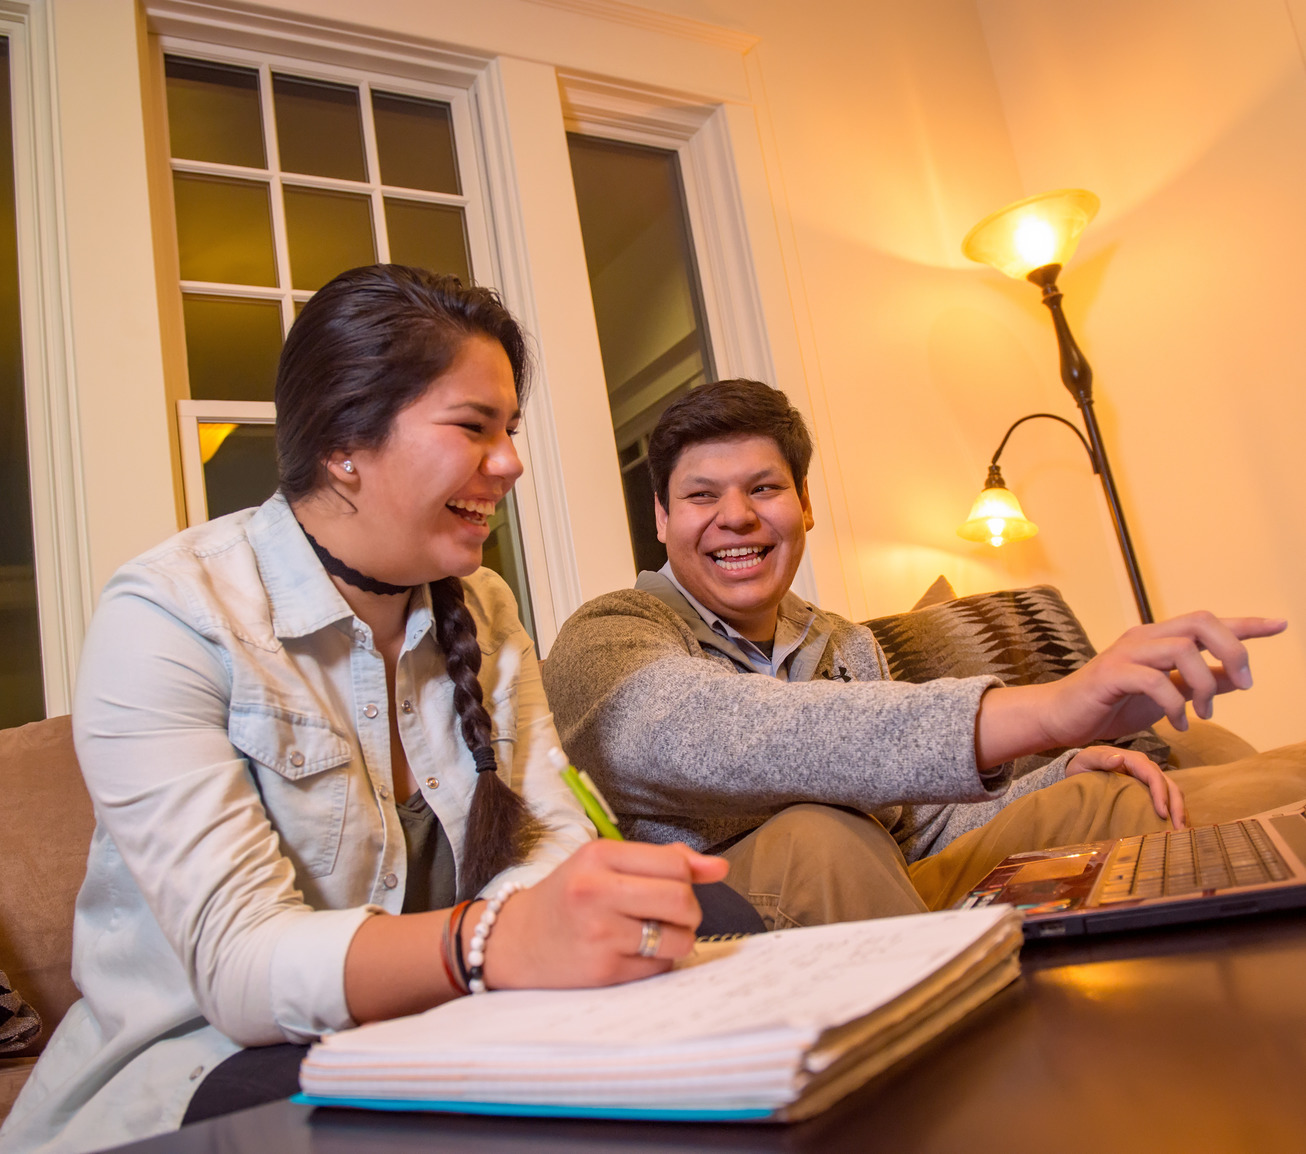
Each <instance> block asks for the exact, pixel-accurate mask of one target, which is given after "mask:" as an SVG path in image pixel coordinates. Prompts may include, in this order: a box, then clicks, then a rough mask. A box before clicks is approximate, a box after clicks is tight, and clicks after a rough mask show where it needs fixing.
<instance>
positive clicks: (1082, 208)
mask: <svg viewBox="0 0 1306 1154" xmlns="http://www.w3.org/2000/svg"><path fill="white" fill-rule="evenodd" d="M1099 203H1100V202H1099V201H1098V199H1097V197H1096V196H1095V195H1093V193H1091V192H1087V191H1086V190H1084V189H1082V188H1065V189H1060V190H1058V191H1056V192H1044V193H1040V194H1039V195H1038V196H1031V197H1029V198H1028V199H1026V200H1021V201H1017V202H1016V203H1015V204H1011V205H1008V206H1007V207H1006V208H1004V209H1001V210H1000V211H998V212H995V213H993V214H992V215H991V216H986V217H985V218H984V219H983V220H982V221H980V222H979V224H977V225H976V226H975V227H974V228H972V229H971V230H970V232H968V233H967V234H966V239H965V240H963V241H962V242H961V251H962V252H963V253H964V254H965V255H966V256H967V257H969V258H970V259H971V260H973V261H978V262H979V263H981V264H991V265H992V266H993V267H994V268H996V269H998V270H999V271H1000V272H1003V273H1006V274H1007V276H1009V277H1014V278H1016V279H1017V280H1021V279H1024V280H1028V281H1030V282H1031V283H1033V284H1036V285H1038V286H1039V288H1041V289H1042V290H1043V303H1044V304H1045V305H1046V306H1047V309H1048V311H1049V312H1050V313H1051V314H1052V327H1053V328H1054V329H1055V331H1056V334H1057V348H1058V350H1059V351H1060V355H1061V381H1062V383H1063V384H1064V385H1065V386H1066V388H1067V389H1068V390H1069V392H1070V395H1071V396H1072V397H1074V398H1075V404H1076V405H1078V406H1079V412H1080V415H1081V416H1082V417H1083V419H1084V428H1085V430H1086V431H1087V433H1088V437H1087V439H1086V440H1085V438H1084V436H1083V434H1080V433H1079V430H1078V429H1075V426H1074V425H1072V424H1071V423H1070V422H1069V421H1067V420H1065V419H1064V418H1062V417H1057V416H1055V415H1053V414H1051V413H1033V414H1031V416H1030V417H1022V418H1021V419H1020V420H1019V421H1017V422H1016V423H1015V424H1014V425H1012V426H1011V428H1010V429H1008V430H1007V435H1006V437H1003V438H1002V444H1001V445H999V446H998V451H997V452H996V453H994V454H993V460H992V462H991V463H990V465H989V476H988V480H987V481H986V483H985V487H984V492H983V493H981V494H980V496H979V498H978V499H977V500H976V502H975V506H974V508H972V510H971V515H970V518H969V520H967V522H966V524H965V525H963V526H962V527H961V528H960V529H958V530H957V532H958V533H959V534H960V535H961V536H963V537H966V538H967V539H968V540H972V541H974V540H980V541H989V542H990V543H991V544H994V545H1001V544H1002V543H1003V542H1004V541H1020V540H1024V539H1026V538H1028V537H1032V536H1034V534H1035V533H1037V532H1038V528H1037V526H1035V525H1034V524H1033V523H1032V522H1030V521H1028V520H1027V519H1026V518H1025V515H1024V513H1023V512H1022V511H1021V509H1020V503H1019V502H1018V501H1017V500H1016V499H1015V497H1014V496H1012V495H1011V492H1010V490H1008V489H1007V487H1006V485H1005V484H1003V482H1002V473H1001V471H1000V470H999V469H998V457H999V456H1001V455H1002V450H1003V448H1004V447H1005V446H1006V443H1007V437H1010V436H1011V433H1012V431H1013V430H1014V429H1015V428H1016V426H1017V425H1020V424H1021V423H1022V422H1024V421H1027V420H1030V419H1031V417H1052V419H1053V420H1057V421H1061V423H1062V424H1065V425H1069V426H1070V428H1072V429H1074V430H1075V432H1076V433H1077V434H1079V436H1080V440H1081V441H1083V442H1084V447H1085V448H1086V449H1087V450H1088V456H1089V460H1090V461H1091V462H1092V465H1093V471H1094V472H1095V473H1096V474H1097V475H1098V476H1099V477H1100V478H1101V480H1102V491H1103V493H1104V494H1105V495H1106V502H1107V506H1108V508H1109V509H1110V511H1111V521H1112V524H1113V525H1114V526H1115V530H1116V540H1117V541H1118V542H1119V544H1120V553H1121V556H1122V557H1123V558H1124V562H1125V569H1126V571H1127V572H1128V574H1129V583H1130V585H1131V586H1132V588H1133V591H1134V601H1135V602H1136V603H1137V605H1138V615H1139V617H1140V618H1141V619H1142V621H1144V622H1149V621H1151V620H1152V609H1151V606H1150V604H1149V603H1148V600H1147V591H1146V590H1145V589H1144V588H1143V578H1142V575H1141V574H1140V573H1139V571H1138V558H1137V556H1136V555H1135V553H1134V545H1133V542H1132V541H1131V540H1130V537H1129V527H1128V526H1127V525H1126V524H1125V515H1124V512H1123V511H1122V510H1121V508H1120V498H1119V495H1118V494H1117V492H1116V483H1115V479H1114V478H1113V477H1112V475H1111V465H1110V463H1109V462H1108V461H1107V456H1106V447H1105V446H1104V445H1103V443H1102V434H1101V431H1100V430H1099V429H1098V424H1097V414H1096V413H1095V412H1094V411H1093V370H1092V369H1091V368H1090V367H1089V364H1088V361H1087V360H1086V359H1085V357H1084V354H1083V352H1081V351H1080V348H1079V345H1077V344H1076V343H1075V338H1074V336H1073V335H1072V333H1071V332H1070V325H1069V324H1067V323H1066V317H1065V314H1064V313H1063V312H1062V311H1061V290H1060V289H1059V288H1058V287H1057V276H1058V274H1059V273H1060V272H1061V268H1062V266H1063V265H1064V264H1065V263H1066V261H1068V260H1069V259H1070V258H1071V256H1072V255H1074V251H1075V248H1076V247H1077V246H1078V244H1079V237H1080V235H1081V234H1082V233H1083V231H1084V229H1085V227H1087V225H1088V222H1089V221H1091V220H1092V219H1093V217H1094V216H1096V215H1097V210H1098V205H1099ZM989 510H992V512H989ZM1002 510H1006V512H1003V511H1002ZM999 521H1000V522H1002V524H1001V525H1000V526H998V528H997V530H996V531H994V525H997V523H998V522H999ZM983 530H990V531H989V532H984V531H983ZM976 534H979V535H978V536H976Z"/></svg>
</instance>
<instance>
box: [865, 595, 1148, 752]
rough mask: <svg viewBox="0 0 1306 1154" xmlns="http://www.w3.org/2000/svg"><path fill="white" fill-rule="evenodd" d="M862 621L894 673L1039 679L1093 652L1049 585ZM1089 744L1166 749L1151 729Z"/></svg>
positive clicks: (916, 677) (1014, 681) (916, 678)
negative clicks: (873, 635) (986, 675)
mask: <svg viewBox="0 0 1306 1154" xmlns="http://www.w3.org/2000/svg"><path fill="white" fill-rule="evenodd" d="M936 584H937V583H936ZM865 624H866V625H867V626H868V627H869V628H870V630H871V632H872V633H874V634H875V639H876V640H877V641H878V642H879V643H880V646H881V647H882V648H883V649H884V653H885V656H886V657H887V658H888V659H889V671H890V672H891V673H892V674H893V677H894V680H896V681H912V682H918V683H919V682H922V681H933V680H934V679H935V678H936V677H976V676H978V675H980V674H985V673H987V674H991V675H993V676H994V677H998V678H1001V680H1002V682H1003V684H1005V685H1041V684H1043V683H1044V682H1046V681H1055V680H1056V679H1057V678H1059V677H1064V676H1065V675H1066V674H1067V673H1070V672H1072V671H1073V670H1076V669H1078V668H1079V667H1080V666H1081V665H1083V664H1085V663H1086V662H1087V661H1088V660H1089V659H1090V658H1092V657H1095V656H1096V655H1097V651H1096V650H1095V649H1094V648H1093V646H1092V644H1091V643H1090V642H1089V640H1088V635H1087V634H1086V633H1085V632H1084V627H1083V626H1082V625H1081V624H1080V623H1079V619H1078V618H1077V617H1076V616H1075V615H1074V613H1073V612H1071V609H1070V606H1069V605H1067V604H1066V603H1065V601H1064V599H1063V598H1062V596H1061V594H1060V593H1059V592H1057V590H1055V589H1053V588H1052V586H1050V585H1035V586H1034V587H1033V588H1031V589H1003V590H1000V591H999V592H997V593H975V594H972V595H971V596H969V597H958V598H956V599H954V600H951V601H943V602H940V603H938V604H934V605H929V606H927V607H925V608H923V609H913V610H911V611H910V612H908V613H895V614H893V615H891V616H889V617H877V618H875V619H874V620H873V621H867V622H865ZM1094 744H1098V745H1116V746H1119V747H1120V748H1122V749H1137V750H1139V751H1140V752H1142V753H1145V754H1147V756H1148V757H1150V758H1151V759H1152V760H1153V761H1155V762H1156V763H1157V764H1158V765H1162V766H1164V765H1165V764H1166V758H1167V757H1168V756H1169V753H1170V747H1169V746H1168V745H1166V744H1165V742H1163V741H1162V740H1161V739H1160V738H1159V737H1157V735H1156V734H1155V733H1153V732H1152V730H1150V729H1144V730H1140V731H1139V732H1138V733H1132V734H1129V735H1128V736H1126V737H1121V738H1116V739H1115V740H1113V741H1100V742H1095V743H1094Z"/></svg>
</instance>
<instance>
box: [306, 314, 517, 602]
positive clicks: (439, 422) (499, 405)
mask: <svg viewBox="0 0 1306 1154" xmlns="http://www.w3.org/2000/svg"><path fill="white" fill-rule="evenodd" d="M520 420H521V410H520V408H519V406H518V402H517V393H516V389H515V387H514V383H513V375H512V365H511V364H510V363H509V360H508V356H507V354H506V353H505V352H504V351H503V347H502V346H501V345H500V344H499V343H498V342H497V341H495V340H493V339H491V338H490V337H486V336H482V335H480V334H476V335H472V336H469V337H468V338H467V339H466V340H465V341H464V342H463V344H462V346H461V348H459V350H458V354H457V356H456V357H455V358H454V361H453V364H452V365H450V367H449V369H448V370H447V371H446V372H444V373H443V374H441V375H440V376H439V377H438V378H436V380H434V381H433V382H432V383H431V385H430V386H429V387H428V388H427V390H426V392H424V393H423V394H422V395H421V396H420V397H419V398H418V399H417V400H416V401H414V402H413V403H412V404H411V405H409V406H408V407H407V408H405V409H402V410H400V412H399V414H398V415H397V416H396V417H395V419H394V423H393V424H392V425H391V427H390V431H389V434H388V435H387V436H386V439H385V441H384V442H382V443H381V444H380V445H379V446H377V447H376V448H373V449H356V450H353V451H352V452H349V453H344V452H337V453H334V454H332V458H331V472H332V473H333V474H334V475H335V476H336V477H337V478H340V479H343V478H342V475H341V472H340V469H341V466H342V463H343V461H344V460H345V459H346V458H348V459H349V460H351V461H352V462H353V465H354V469H355V472H354V473H353V474H352V475H350V478H349V479H350V480H351V481H355V484H354V485H353V486H351V487H350V492H349V498H350V500H351V501H352V502H353V503H354V505H355V506H356V507H357V510H358V516H359V517H360V518H363V519H364V523H365V524H366V525H367V526H368V538H369V541H368V546H369V551H370V552H371V556H370V557H367V558H362V559H361V560H362V564H361V565H359V566H358V567H359V568H361V569H363V570H364V571H365V572H366V573H367V574H368V575H369V576H372V577H376V578H379V579H380V580H382V581H389V582H392V583H393V584H396V585H417V584H421V583H423V582H427V581H438V580H440V579H441V578H444V577H465V576H467V575H468V574H470V573H472V572H474V571H475V570H476V569H477V568H478V567H479V566H480V564H481V551H482V548H483V546H484V544H485V540H486V538H487V537H488V536H489V535H490V530H489V524H488V522H489V518H490V515H491V514H492V513H493V512H494V507H495V506H496V505H497V504H498V503H499V501H500V500H502V499H503V497H504V495H505V494H506V493H507V492H508V490H509V489H511V488H512V486H513V483H514V482H515V481H516V480H517V478H518V477H520V476H521V473H522V464H521V460H520V459H519V458H518V456H517V450H516V449H515V448H514V447H513V443H512V437H513V435H514V434H515V433H516V431H517V425H518V423H519V422H520ZM355 479H356V480H355Z"/></svg>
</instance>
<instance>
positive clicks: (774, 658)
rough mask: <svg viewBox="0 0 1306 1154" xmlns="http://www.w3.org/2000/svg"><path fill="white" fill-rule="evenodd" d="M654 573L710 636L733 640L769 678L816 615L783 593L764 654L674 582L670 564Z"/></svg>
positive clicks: (803, 636)
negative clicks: (681, 598)
mask: <svg viewBox="0 0 1306 1154" xmlns="http://www.w3.org/2000/svg"><path fill="white" fill-rule="evenodd" d="M658 572H659V573H660V574H661V575H662V576H663V577H665V578H666V579H667V580H668V581H670V582H671V584H672V585H674V586H675V588H676V591H677V592H678V593H679V594H680V595H681V596H682V597H683V598H684V599H685V600H686V601H688V602H689V604H690V606H691V607H692V608H693V610H694V612H695V613H697V614H698V615H699V616H700V617H701V618H702V619H703V620H704V621H705V622H706V623H707V626H708V628H710V629H711V630H712V632H713V633H715V634H717V635H718V636H719V637H725V638H727V639H728V640H730V641H733V642H734V643H735V645H736V646H737V647H738V648H739V649H740V650H741V651H742V652H743V654H744V656H746V657H747V658H748V659H749V662H750V664H752V665H753V667H754V668H755V669H757V671H758V672H759V673H766V674H769V675H770V676H772V677H774V676H775V675H776V673H777V672H778V671H779V670H780V668H781V667H782V666H783V665H784V663H785V661H786V659H787V658H788V657H789V655H790V654H791V653H793V652H794V650H796V649H798V648H799V647H800V646H801V645H802V643H803V641H804V640H805V639H806V637H807V634H808V631H809V630H810V629H811V627H812V621H813V619H814V618H815V616H816V611H815V610H814V609H813V608H812V607H811V606H810V605H808V604H807V602H806V601H804V600H803V599H802V598H801V597H799V596H798V594H797V593H795V592H793V590H790V591H789V592H787V593H786V594H785V595H784V600H783V601H781V602H780V608H779V611H778V616H777V618H776V623H775V640H774V641H773V642H772V644H771V652H770V653H767V652H766V651H765V650H763V649H762V648H761V647H760V646H758V645H757V644H756V643H755V642H753V641H750V640H749V639H748V638H747V637H745V636H744V635H743V634H742V633H740V632H739V630H737V629H735V628H734V627H733V626H732V625H730V624H729V622H726V621H723V620H722V619H721V618H720V617H719V616H718V615H717V614H715V613H713V612H712V610H711V609H709V608H708V607H707V606H706V605H704V604H703V603H702V602H701V601H699V600H698V598H697V597H695V596H694V595H693V594H692V593H691V592H690V591H689V590H688V589H686V588H685V587H684V586H683V585H682V584H681V583H680V582H679V581H677V580H676V575H675V573H673V572H672V570H671V562H670V561H668V562H667V563H666V564H665V565H663V566H662V568H661V569H659V570H658Z"/></svg>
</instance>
